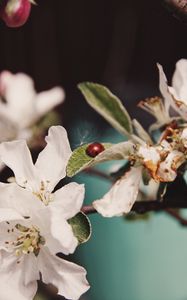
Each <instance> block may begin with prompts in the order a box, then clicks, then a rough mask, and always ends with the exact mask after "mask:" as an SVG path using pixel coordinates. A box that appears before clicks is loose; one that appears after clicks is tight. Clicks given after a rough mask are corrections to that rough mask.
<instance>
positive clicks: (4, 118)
mask: <svg viewBox="0 0 187 300" xmlns="http://www.w3.org/2000/svg"><path fill="white" fill-rule="evenodd" d="M3 98H4V99H5V100H6V103H4V102H3ZM64 98H65V93H64V90H63V89H62V88H60V87H55V88H52V89H51V90H49V91H44V92H41V93H39V94H37V93H36V91H35V88H34V82H33V80H32V79H31V77H29V76H28V75H26V74H23V73H18V74H12V73H11V72H9V71H3V72H2V73H1V74H0V115H1V123H2V124H3V127H5V128H6V130H5V133H3V132H2V137H1V136H0V140H1V141H7V140H10V139H12V138H16V137H22V136H24V135H25V132H27V138H28V139H29V138H30V137H31V136H32V133H31V130H30V132H29V128H30V127H31V126H32V125H33V124H34V123H35V122H37V121H38V120H39V119H40V118H41V117H42V116H43V115H45V114H46V113H48V112H49V111H50V110H52V109H53V108H54V107H55V106H57V105H58V104H60V103H62V102H63V101H64ZM23 116H24V118H23ZM10 125H11V126H10Z"/></svg>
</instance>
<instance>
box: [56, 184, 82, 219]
mask: <svg viewBox="0 0 187 300" xmlns="http://www.w3.org/2000/svg"><path fill="white" fill-rule="evenodd" d="M84 194H85V189H84V185H83V184H78V183H76V182H71V183H69V184H66V185H65V186H63V187H62V188H61V189H59V190H57V191H56V192H55V193H54V201H53V202H51V203H50V205H51V206H53V207H56V208H57V209H58V208H61V209H62V214H63V217H64V218H65V219H66V220H67V219H70V218H72V217H74V216H75V215H76V214H77V213H78V212H79V211H80V210H81V207H82V204H83V200H84Z"/></svg>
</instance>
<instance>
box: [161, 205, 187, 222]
mask: <svg viewBox="0 0 187 300" xmlns="http://www.w3.org/2000/svg"><path fill="white" fill-rule="evenodd" d="M165 211H166V212H167V213H168V214H169V215H170V216H172V217H173V218H175V219H176V220H177V221H178V222H179V223H180V224H181V225H183V226H187V220H186V219H184V218H183V217H181V215H180V213H178V212H177V211H176V210H174V209H172V208H167V209H165Z"/></svg>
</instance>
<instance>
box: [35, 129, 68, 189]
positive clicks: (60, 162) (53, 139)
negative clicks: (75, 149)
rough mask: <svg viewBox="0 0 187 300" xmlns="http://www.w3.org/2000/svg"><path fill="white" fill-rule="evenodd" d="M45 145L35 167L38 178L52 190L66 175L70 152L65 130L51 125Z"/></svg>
mask: <svg viewBox="0 0 187 300" xmlns="http://www.w3.org/2000/svg"><path fill="white" fill-rule="evenodd" d="M45 140H46V142H47V146H46V147H45V148H44V150H43V151H41V152H40V154H39V156H38V159H37V161H36V164H35V167H36V169H37V172H38V174H39V177H40V180H42V181H43V182H45V183H46V184H47V186H48V187H47V190H48V191H52V190H53V189H54V187H55V186H56V184H57V183H58V182H59V181H60V180H61V179H63V178H64V177H65V176H66V166H67V163H68V160H69V158H70V155H71V153H72V151H71V148H70V144H69V140H68V137H67V132H66V130H65V128H64V127H62V126H52V127H50V129H49V133H48V136H47V137H46V138H45Z"/></svg>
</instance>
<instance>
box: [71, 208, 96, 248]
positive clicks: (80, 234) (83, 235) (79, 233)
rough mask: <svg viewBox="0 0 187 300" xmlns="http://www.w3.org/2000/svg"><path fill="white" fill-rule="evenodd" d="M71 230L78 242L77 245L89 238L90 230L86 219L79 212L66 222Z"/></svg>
mask: <svg viewBox="0 0 187 300" xmlns="http://www.w3.org/2000/svg"><path fill="white" fill-rule="evenodd" d="M68 223H69V224H70V225H71V227H72V229H73V233H74V235H75V236H76V238H77V239H78V241H79V244H83V243H85V242H87V241H88V240H89V238H90V236H91V233H92V229H91V223H90V220H89V219H88V217H87V216H86V215H85V214H84V213H82V212H79V213H78V214H77V215H76V216H74V217H73V218H71V219H69V220H68Z"/></svg>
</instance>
